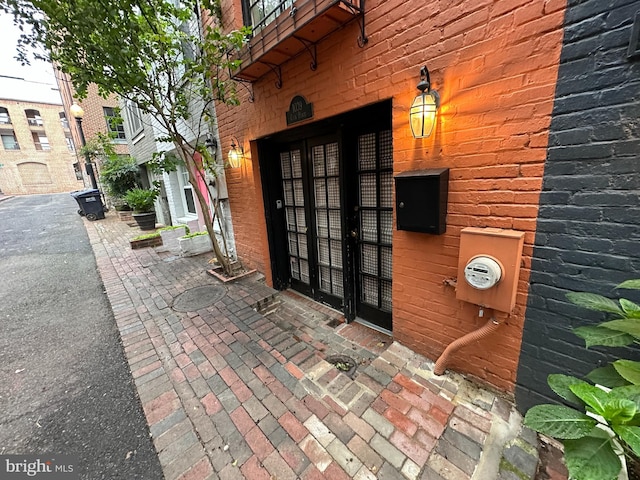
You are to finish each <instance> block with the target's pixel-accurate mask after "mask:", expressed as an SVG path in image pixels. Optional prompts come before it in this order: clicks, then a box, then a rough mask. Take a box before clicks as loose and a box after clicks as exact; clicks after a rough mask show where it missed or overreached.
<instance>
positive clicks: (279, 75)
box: [261, 62, 282, 90]
mask: <svg viewBox="0 0 640 480" xmlns="http://www.w3.org/2000/svg"><path fill="white" fill-rule="evenodd" d="M261 63H262V64H263V65H266V66H267V67H269V68H270V69H271V71H272V72H273V73H275V74H276V77H277V78H276V83H275V85H276V88H277V89H278V90H280V89H281V88H282V69H281V68H280V65H273V64H271V63H267V62H261Z"/></svg>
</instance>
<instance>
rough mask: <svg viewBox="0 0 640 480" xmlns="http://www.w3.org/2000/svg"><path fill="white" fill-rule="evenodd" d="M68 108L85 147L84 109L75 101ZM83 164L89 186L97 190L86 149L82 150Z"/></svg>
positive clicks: (94, 175)
mask: <svg viewBox="0 0 640 480" xmlns="http://www.w3.org/2000/svg"><path fill="white" fill-rule="evenodd" d="M69 110H70V111H71V115H73V116H74V118H75V119H76V122H77V124H78V130H79V131H80V141H81V142H82V147H85V146H86V145H87V141H86V140H85V138H84V131H83V130H82V117H83V116H84V110H83V109H82V107H81V106H80V105H78V104H77V103H75V102H74V103H73V105H71V108H70V109H69ZM84 166H85V169H86V170H87V175H89V179H90V180H91V188H93V189H94V190H97V189H98V183H97V182H96V174H95V172H94V171H93V164H92V163H91V158H90V157H89V152H87V151H85V152H84Z"/></svg>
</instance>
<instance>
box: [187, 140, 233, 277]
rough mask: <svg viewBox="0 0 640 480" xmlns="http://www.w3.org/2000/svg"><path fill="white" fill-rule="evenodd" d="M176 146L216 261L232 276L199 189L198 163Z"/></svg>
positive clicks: (225, 272)
mask: <svg viewBox="0 0 640 480" xmlns="http://www.w3.org/2000/svg"><path fill="white" fill-rule="evenodd" d="M175 146H176V149H177V150H178V152H180V156H181V157H182V161H183V162H184V164H185V166H186V167H187V172H188V173H189V183H191V186H193V191H194V192H195V193H196V197H197V198H198V203H199V204H200V209H201V210H202V214H203V216H204V224H205V226H206V227H207V233H208V234H209V238H211V245H213V252H214V253H215V255H216V259H217V260H218V263H219V264H220V266H221V267H222V272H223V274H224V275H225V276H231V274H232V272H231V264H230V263H229V258H228V257H227V255H226V254H224V253H223V252H222V250H221V249H220V244H219V243H218V238H217V237H216V232H215V230H214V229H213V222H212V221H211V215H210V212H209V205H207V200H206V198H205V197H204V195H203V194H202V192H201V191H200V189H199V188H198V178H197V175H196V171H198V165H197V164H196V162H195V161H194V159H193V157H192V152H190V151H188V150H187V148H186V146H185V145H182V144H180V143H178V142H175ZM223 234H224V233H223Z"/></svg>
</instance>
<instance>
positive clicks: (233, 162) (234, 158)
mask: <svg viewBox="0 0 640 480" xmlns="http://www.w3.org/2000/svg"><path fill="white" fill-rule="evenodd" d="M243 158H244V149H243V148H242V145H240V142H239V141H238V139H237V138H236V137H231V150H229V154H228V155H227V160H229V166H230V167H231V168H238V167H240V165H242V159H243Z"/></svg>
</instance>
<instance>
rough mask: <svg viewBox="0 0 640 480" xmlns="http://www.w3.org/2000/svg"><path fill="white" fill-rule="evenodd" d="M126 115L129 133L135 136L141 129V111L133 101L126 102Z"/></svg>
mask: <svg viewBox="0 0 640 480" xmlns="http://www.w3.org/2000/svg"><path fill="white" fill-rule="evenodd" d="M127 117H129V128H130V129H131V135H132V136H134V137H135V136H136V135H137V134H138V132H140V130H142V112H141V111H140V107H138V105H137V104H136V103H135V102H131V101H129V102H127Z"/></svg>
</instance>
